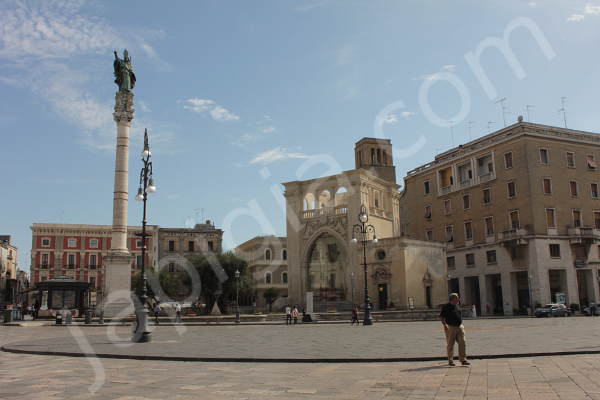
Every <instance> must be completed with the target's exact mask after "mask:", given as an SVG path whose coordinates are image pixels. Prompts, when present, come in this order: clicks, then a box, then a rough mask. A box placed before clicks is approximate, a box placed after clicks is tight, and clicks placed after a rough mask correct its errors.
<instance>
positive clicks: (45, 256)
mask: <svg viewBox="0 0 600 400" xmlns="http://www.w3.org/2000/svg"><path fill="white" fill-rule="evenodd" d="M49 257H50V255H49V254H42V268H44V269H46V268H48V259H49Z"/></svg>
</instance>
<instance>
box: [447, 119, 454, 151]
mask: <svg viewBox="0 0 600 400" xmlns="http://www.w3.org/2000/svg"><path fill="white" fill-rule="evenodd" d="M448 122H449V123H450V140H452V147H454V121H448Z"/></svg>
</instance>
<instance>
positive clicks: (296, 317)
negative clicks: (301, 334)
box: [292, 306, 300, 325]
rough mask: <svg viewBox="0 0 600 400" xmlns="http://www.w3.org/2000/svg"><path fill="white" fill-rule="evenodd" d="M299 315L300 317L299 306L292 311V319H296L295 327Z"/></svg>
mask: <svg viewBox="0 0 600 400" xmlns="http://www.w3.org/2000/svg"><path fill="white" fill-rule="evenodd" d="M298 315H300V312H299V311H298V306H294V308H293V309H292V318H294V325H296V324H297V323H298Z"/></svg>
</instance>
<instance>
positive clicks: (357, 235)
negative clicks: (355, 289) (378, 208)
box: [352, 205, 377, 325]
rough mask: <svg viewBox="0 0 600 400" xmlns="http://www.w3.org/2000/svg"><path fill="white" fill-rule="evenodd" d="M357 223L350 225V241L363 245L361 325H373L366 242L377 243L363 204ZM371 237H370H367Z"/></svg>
mask: <svg viewBox="0 0 600 400" xmlns="http://www.w3.org/2000/svg"><path fill="white" fill-rule="evenodd" d="M358 221H359V223H358V224H354V226H353V227H352V242H353V243H357V242H361V243H362V246H363V269H364V274H365V317H364V320H363V325H373V319H372V318H371V300H370V299H369V286H368V282H367V243H369V242H373V243H377V236H376V235H375V228H374V227H373V225H371V224H367V222H369V216H368V215H367V209H366V207H365V206H364V205H361V206H360V213H359V214H358ZM370 237H372V238H371V239H369V238H370Z"/></svg>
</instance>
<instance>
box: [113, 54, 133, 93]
mask: <svg viewBox="0 0 600 400" xmlns="http://www.w3.org/2000/svg"><path fill="white" fill-rule="evenodd" d="M114 53H115V62H114V63H113V67H114V70H115V71H114V73H115V83H116V84H117V86H119V92H131V90H132V89H133V87H134V86H135V74H134V73H133V65H132V64H131V58H130V57H129V52H128V51H127V50H125V51H124V52H123V59H120V58H119V56H118V55H117V52H116V51H115V52H114Z"/></svg>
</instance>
